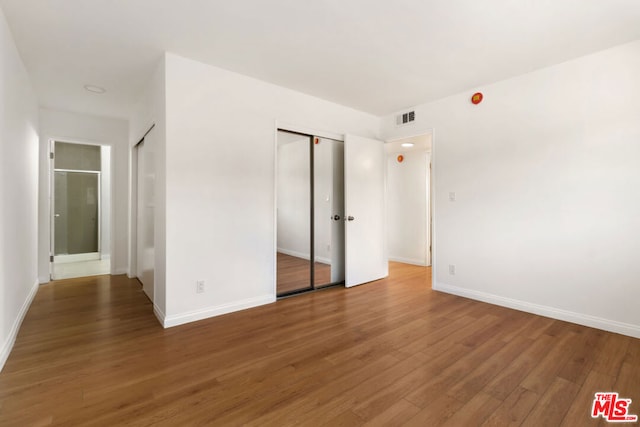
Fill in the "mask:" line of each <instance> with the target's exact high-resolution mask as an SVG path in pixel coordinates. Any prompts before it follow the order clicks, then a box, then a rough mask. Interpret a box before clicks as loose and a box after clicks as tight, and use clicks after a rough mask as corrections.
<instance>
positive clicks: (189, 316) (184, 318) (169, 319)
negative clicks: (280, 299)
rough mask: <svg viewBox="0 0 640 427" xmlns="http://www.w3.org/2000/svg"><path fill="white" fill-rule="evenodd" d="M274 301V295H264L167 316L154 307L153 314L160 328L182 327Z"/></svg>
mask: <svg viewBox="0 0 640 427" xmlns="http://www.w3.org/2000/svg"><path fill="white" fill-rule="evenodd" d="M275 301H276V297H275V295H264V296H261V297H257V298H249V299H246V300H242V301H234V302H232V303H228V304H223V305H218V306H215V307H208V308H205V309H202V310H196V311H190V312H187V313H181V314H174V315H171V316H167V315H165V314H164V313H162V311H160V310H157V311H156V308H155V307H154V312H155V314H156V316H159V317H158V319H159V320H160V323H162V326H164V327H165V328H171V327H173V326H178V325H184V324H185V323H190V322H195V321H197V320H202V319H208V318H209V317H214V316H220V315H222V314H227V313H232V312H234V311H240V310H245V309H247V308H252V307H257V306H260V305H264V304H270V303H272V302H275Z"/></svg>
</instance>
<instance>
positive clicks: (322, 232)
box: [313, 138, 344, 287]
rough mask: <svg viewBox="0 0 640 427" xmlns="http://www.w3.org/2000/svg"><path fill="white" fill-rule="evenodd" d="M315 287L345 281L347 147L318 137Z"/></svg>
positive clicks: (314, 159) (316, 158) (315, 210)
mask: <svg viewBox="0 0 640 427" xmlns="http://www.w3.org/2000/svg"><path fill="white" fill-rule="evenodd" d="M313 147H314V148H313V165H314V166H313V174H314V180H313V181H314V191H313V194H314V201H313V205H314V247H315V250H314V257H315V262H314V264H313V268H314V275H313V276H314V286H315V287H322V286H327V285H331V284H335V283H342V282H343V281H344V144H343V143H342V141H335V140H332V139H327V138H315V140H314V146H313Z"/></svg>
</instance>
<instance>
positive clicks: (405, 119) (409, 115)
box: [396, 111, 416, 126]
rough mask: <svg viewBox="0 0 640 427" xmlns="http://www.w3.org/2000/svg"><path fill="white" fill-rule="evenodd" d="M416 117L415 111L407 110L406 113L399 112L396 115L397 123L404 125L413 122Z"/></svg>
mask: <svg viewBox="0 0 640 427" xmlns="http://www.w3.org/2000/svg"><path fill="white" fill-rule="evenodd" d="M415 119H416V112H415V111H407V112H406V113H402V114H398V115H397V116H396V125H397V126H402V125H406V124H408V123H411V122H413V121H414V120H415Z"/></svg>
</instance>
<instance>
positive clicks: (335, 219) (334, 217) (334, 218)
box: [331, 214, 340, 221]
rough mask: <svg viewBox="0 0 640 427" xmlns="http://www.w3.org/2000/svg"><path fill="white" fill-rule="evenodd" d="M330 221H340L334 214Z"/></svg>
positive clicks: (338, 216)
mask: <svg viewBox="0 0 640 427" xmlns="http://www.w3.org/2000/svg"><path fill="white" fill-rule="evenodd" d="M331 219H332V220H334V221H340V215H337V214H336V215H334V216H332V217H331Z"/></svg>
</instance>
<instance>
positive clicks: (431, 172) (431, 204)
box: [385, 128, 437, 288]
mask: <svg viewBox="0 0 640 427" xmlns="http://www.w3.org/2000/svg"><path fill="white" fill-rule="evenodd" d="M428 134H431V155H430V162H429V164H428V165H427V174H428V178H429V198H428V199H427V214H428V220H429V240H430V242H429V243H430V247H431V251H430V252H431V253H430V255H431V287H432V288H433V287H434V284H435V278H436V233H435V230H436V220H435V208H436V147H437V144H436V130H435V128H427V129H425V130H424V131H422V132H418V133H411V134H408V135H404V136H396V137H393V138H388V139H385V143H387V142H394V141H398V140H403V139H411V138H417V137H421V136H424V135H428ZM425 220H427V218H425ZM425 261H426V260H425Z"/></svg>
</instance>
